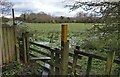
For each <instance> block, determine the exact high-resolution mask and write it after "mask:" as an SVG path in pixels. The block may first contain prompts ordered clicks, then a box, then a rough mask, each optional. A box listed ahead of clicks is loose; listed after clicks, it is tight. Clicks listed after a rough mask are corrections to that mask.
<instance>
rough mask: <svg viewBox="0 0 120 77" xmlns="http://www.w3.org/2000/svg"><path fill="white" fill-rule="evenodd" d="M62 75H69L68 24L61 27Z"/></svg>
mask: <svg viewBox="0 0 120 77" xmlns="http://www.w3.org/2000/svg"><path fill="white" fill-rule="evenodd" d="M61 26H62V28H61V75H67V74H68V57H69V56H68V55H69V53H68V51H69V41H68V40H67V26H68V25H67V24H62V25H61Z"/></svg>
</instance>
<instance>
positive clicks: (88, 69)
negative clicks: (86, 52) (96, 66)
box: [86, 57, 92, 77]
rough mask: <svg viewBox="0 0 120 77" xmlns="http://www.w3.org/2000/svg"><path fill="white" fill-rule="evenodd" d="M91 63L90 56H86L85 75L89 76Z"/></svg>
mask: <svg viewBox="0 0 120 77" xmlns="http://www.w3.org/2000/svg"><path fill="white" fill-rule="evenodd" d="M91 65H92V57H88V62H87V70H86V77H89V75H90V70H91Z"/></svg>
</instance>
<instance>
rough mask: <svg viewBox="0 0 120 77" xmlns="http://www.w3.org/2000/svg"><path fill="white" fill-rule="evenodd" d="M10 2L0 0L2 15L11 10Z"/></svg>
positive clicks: (11, 4)
mask: <svg viewBox="0 0 120 77" xmlns="http://www.w3.org/2000/svg"><path fill="white" fill-rule="evenodd" d="M13 5H14V4H13V3H12V2H8V1H7V0H1V1H0V13H1V14H2V15H6V14H9V13H10V12H11V9H12V7H13Z"/></svg>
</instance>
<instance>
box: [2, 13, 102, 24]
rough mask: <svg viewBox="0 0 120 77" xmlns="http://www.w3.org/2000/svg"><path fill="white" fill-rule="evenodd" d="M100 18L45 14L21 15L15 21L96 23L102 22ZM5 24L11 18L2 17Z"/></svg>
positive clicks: (80, 15) (85, 15)
mask: <svg viewBox="0 0 120 77" xmlns="http://www.w3.org/2000/svg"><path fill="white" fill-rule="evenodd" d="M99 19H100V17H97V16H93V15H89V16H88V15H87V14H86V13H83V14H81V13H79V14H77V16H76V17H64V16H59V17H57V16H51V15H48V14H46V13H44V12H40V13H29V14H21V15H20V16H19V17H16V18H15V20H20V21H24V22H26V23H95V22H100V20H99ZM2 20H3V22H7V21H9V18H5V17H2Z"/></svg>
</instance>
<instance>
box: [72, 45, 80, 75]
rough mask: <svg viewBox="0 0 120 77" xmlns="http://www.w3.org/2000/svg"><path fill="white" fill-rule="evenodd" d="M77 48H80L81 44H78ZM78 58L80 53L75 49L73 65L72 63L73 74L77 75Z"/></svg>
mask: <svg viewBox="0 0 120 77" xmlns="http://www.w3.org/2000/svg"><path fill="white" fill-rule="evenodd" d="M75 49H77V50H80V47H79V46H76V48H75ZM77 58H78V54H77V52H76V51H74V56H73V65H72V75H76V65H77Z"/></svg>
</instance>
